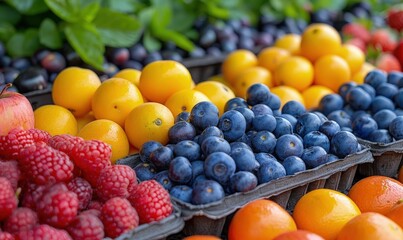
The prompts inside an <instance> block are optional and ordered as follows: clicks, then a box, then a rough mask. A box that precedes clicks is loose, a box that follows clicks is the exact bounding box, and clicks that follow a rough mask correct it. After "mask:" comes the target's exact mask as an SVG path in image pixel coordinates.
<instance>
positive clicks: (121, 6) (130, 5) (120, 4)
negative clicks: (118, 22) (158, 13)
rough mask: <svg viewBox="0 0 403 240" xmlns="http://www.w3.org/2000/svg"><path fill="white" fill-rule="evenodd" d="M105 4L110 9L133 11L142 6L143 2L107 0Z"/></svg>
mask: <svg viewBox="0 0 403 240" xmlns="http://www.w3.org/2000/svg"><path fill="white" fill-rule="evenodd" d="M105 5H106V7H108V8H109V9H111V10H115V11H118V12H124V13H134V12H136V10H138V9H140V8H143V7H144V4H142V3H140V2H139V1H137V0H119V1H116V0H107V1H106V4H105Z"/></svg>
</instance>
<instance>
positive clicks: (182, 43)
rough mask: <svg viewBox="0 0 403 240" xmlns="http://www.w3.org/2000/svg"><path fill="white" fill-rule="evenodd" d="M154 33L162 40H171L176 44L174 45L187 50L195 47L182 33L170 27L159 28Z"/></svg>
mask: <svg viewBox="0 0 403 240" xmlns="http://www.w3.org/2000/svg"><path fill="white" fill-rule="evenodd" d="M154 35H155V36H157V38H159V39H161V40H162V41H164V42H167V41H172V42H174V43H175V44H176V46H178V47H180V48H182V49H184V50H186V51H188V52H190V51H192V50H193V49H194V47H195V46H194V44H193V42H192V41H190V40H189V39H187V38H186V37H185V36H183V35H182V34H180V33H177V32H175V31H172V30H170V29H160V30H159V31H158V32H155V33H154Z"/></svg>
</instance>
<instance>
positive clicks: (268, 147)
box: [252, 131, 277, 153]
mask: <svg viewBox="0 0 403 240" xmlns="http://www.w3.org/2000/svg"><path fill="white" fill-rule="evenodd" d="M276 142H277V140H276V137H275V136H274V135H273V133H271V132H269V131H260V132H257V133H256V135H255V136H254V137H253V138H252V149H253V151H254V152H256V153H259V152H265V153H273V152H274V148H275V147H276Z"/></svg>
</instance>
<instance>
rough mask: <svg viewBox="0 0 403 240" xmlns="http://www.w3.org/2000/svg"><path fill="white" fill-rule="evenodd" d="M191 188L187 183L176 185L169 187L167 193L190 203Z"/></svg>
mask: <svg viewBox="0 0 403 240" xmlns="http://www.w3.org/2000/svg"><path fill="white" fill-rule="evenodd" d="M192 191H193V189H192V188H191V187H189V186H187V185H176V186H173V187H172V188H171V191H169V194H170V195H171V196H172V197H174V198H177V199H179V200H181V201H183V202H187V203H191V201H192Z"/></svg>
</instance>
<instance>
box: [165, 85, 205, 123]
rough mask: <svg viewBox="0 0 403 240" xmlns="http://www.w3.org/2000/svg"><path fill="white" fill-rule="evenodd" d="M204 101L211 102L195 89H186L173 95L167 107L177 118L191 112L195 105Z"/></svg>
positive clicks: (167, 102)
mask: <svg viewBox="0 0 403 240" xmlns="http://www.w3.org/2000/svg"><path fill="white" fill-rule="evenodd" d="M203 101H207V102H210V99H209V98H208V97H207V96H206V95H204V93H202V92H199V91H197V90H194V89H185V90H182V91H179V92H176V93H174V94H172V95H171V96H170V97H169V98H168V99H167V101H166V102H165V106H167V107H168V108H169V110H171V112H172V114H173V116H174V117H176V116H178V114H179V113H181V112H190V111H191V110H192V108H193V106H194V105H196V104H197V103H199V102H203Z"/></svg>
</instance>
